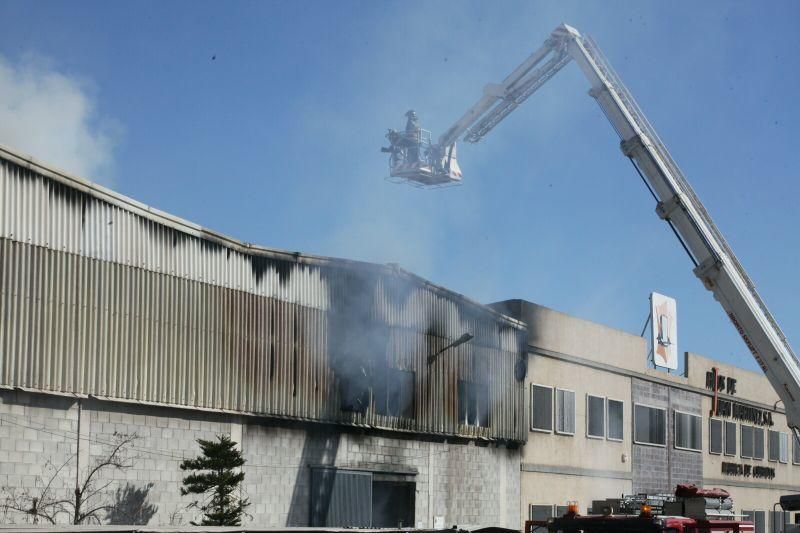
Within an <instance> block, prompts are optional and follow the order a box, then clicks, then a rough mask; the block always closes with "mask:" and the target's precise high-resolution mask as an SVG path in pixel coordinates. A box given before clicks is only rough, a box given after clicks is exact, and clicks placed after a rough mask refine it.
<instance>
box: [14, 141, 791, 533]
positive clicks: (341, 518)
mask: <svg viewBox="0 0 800 533" xmlns="http://www.w3.org/2000/svg"><path fill="white" fill-rule="evenodd" d="M0 317H2V321H1V322H0V488H2V491H3V493H2V494H0V498H3V497H4V495H7V494H9V493H12V492H14V491H29V492H30V493H31V494H35V493H36V491H37V490H40V489H41V487H42V485H43V483H44V482H45V481H47V480H48V479H49V478H50V477H51V475H52V472H53V470H54V468H55V467H57V466H58V465H65V466H64V468H63V469H62V470H61V471H60V473H59V475H58V476H57V478H56V482H55V483H54V487H55V489H56V490H57V491H61V493H63V494H69V493H70V491H72V488H73V487H74V485H75V483H76V481H79V480H80V479H81V478H82V476H84V475H85V472H86V470H87V468H89V467H91V465H93V464H94V463H95V462H96V461H97V460H98V458H101V457H103V456H104V454H107V450H108V446H109V445H110V443H112V442H113V439H114V437H115V435H136V436H137V440H136V444H135V448H134V449H135V453H134V456H135V459H134V460H133V461H132V466H131V467H130V468H128V469H125V470H121V471H111V472H109V473H108V474H107V478H106V480H107V481H110V482H112V484H111V485H110V486H109V487H110V490H116V489H120V491H121V492H120V491H117V492H115V493H114V494H115V497H116V498H117V499H119V498H120V494H122V495H123V496H124V495H125V494H130V493H134V494H138V495H139V496H140V497H142V498H144V501H146V503H147V505H148V506H149V507H148V509H149V514H147V516H145V517H142V516H139V517H138V519H142V520H143V521H144V520H145V519H146V521H147V523H149V524H151V525H156V524H164V525H166V524H186V523H188V521H189V520H191V519H193V518H195V517H196V512H195V511H192V510H190V509H187V504H189V503H190V501H189V500H188V499H187V498H185V497H182V496H181V495H180V492H179V488H180V485H181V479H182V477H183V472H182V471H181V470H180V468H179V464H180V462H181V461H182V460H183V459H184V458H189V457H194V456H195V455H197V453H198V446H197V444H196V442H195V441H196V439H198V438H204V439H209V438H213V437H214V436H215V435H218V434H228V435H230V436H231V437H232V439H233V440H234V441H236V442H237V443H239V446H240V448H241V450H242V452H243V455H244V457H245V459H246V460H247V463H246V465H245V466H244V467H243V470H244V472H245V486H244V494H245V495H246V496H247V497H249V498H250V501H251V502H252V505H251V507H250V508H249V509H248V512H249V514H250V515H251V517H252V522H251V523H252V525H255V526H277V527H283V526H308V525H320V526H321V525H326V526H345V525H357V526H376V527H377V526H396V525H398V524H402V525H404V526H417V527H428V528H442V527H449V526H450V525H452V524H455V523H459V524H465V523H473V524H486V525H497V526H504V527H510V528H519V527H521V525H522V523H523V522H524V521H525V520H527V519H540V518H545V517H549V516H554V515H556V514H561V513H562V512H563V510H564V508H565V507H566V505H567V502H568V501H578V502H579V504H580V506H581V509H582V511H585V512H587V511H589V510H590V509H591V507H592V505H593V502H594V501H596V500H602V499H605V498H610V497H615V496H619V495H621V494H625V493H628V494H629V493H639V492H647V493H651V494H652V493H658V492H670V491H672V490H674V487H675V485H676V484H677V483H696V484H698V485H704V486H716V487H721V488H725V489H727V490H729V491H730V492H731V494H732V495H733V499H734V502H735V506H736V510H737V511H738V512H741V513H744V514H746V515H747V516H750V517H751V518H752V519H753V520H754V521H755V523H756V531H757V533H766V532H768V531H776V532H777V531H780V530H781V529H782V524H783V522H784V521H785V520H788V517H786V516H784V515H772V514H771V511H772V508H773V504H774V503H775V502H776V501H777V500H778V497H779V496H780V495H781V494H784V493H787V492H794V491H796V487H798V484H800V447H798V446H797V443H796V442H795V441H794V439H793V438H792V437H791V436H790V435H791V433H790V431H789V429H788V427H787V425H786V419H785V416H784V413H783V410H782V408H781V406H780V404H779V402H778V398H777V395H776V394H775V393H774V392H773V389H772V388H771V387H770V386H769V383H768V382H767V380H766V378H764V377H763V376H762V375H761V374H756V373H753V372H749V371H745V370H742V369H738V368H735V367H732V366H730V365H727V364H724V363H720V362H718V361H714V360H712V359H707V358H705V357H702V356H700V355H696V354H693V353H687V354H686V355H685V362H684V369H685V372H684V375H677V374H668V373H666V372H664V371H661V370H656V369H653V368H651V365H649V363H648V346H647V342H646V341H645V339H644V338H642V337H639V336H636V335H631V334H629V333H626V332H622V331H619V330H615V329H612V328H609V327H606V326H602V325H599V324H595V323H592V322H588V321H586V320H582V319H579V318H575V317H571V316H568V315H565V314H563V313H560V312H557V311H553V310H551V309H547V308H544V307H541V306H539V305H536V304H533V303H530V302H526V301H522V300H509V301H505V302H499V303H496V304H492V305H489V306H486V305H482V304H479V303H477V302H474V301H471V300H469V299H468V298H466V297H464V296H461V295H459V294H456V293H454V292H452V291H449V290H447V289H445V288H443V287H440V286H437V285H435V284H432V283H430V282H428V281H426V280H424V279H421V278H419V277H418V276H415V275H414V274H412V273H409V272H407V271H405V270H403V269H401V268H399V267H397V266H395V265H376V264H369V263H363V262H357V261H349V260H343V259H333V258H326V257H318V256H312V255H307V254H301V253H292V252H284V251H278V250H272V249H267V248H263V247H259V246H254V245H252V244H248V243H244V242H241V241H237V240H235V239H231V238H229V237H226V236H223V235H220V234H218V233H215V232H213V231H210V230H207V229H204V228H201V227H199V226H197V225H194V224H192V223H189V222H187V221H185V220H181V219H179V218H177V217H174V216H172V215H169V214H167V213H162V212H159V211H157V210H155V209H153V208H150V207H147V206H145V205H142V204H140V203H138V202H136V201H134V200H131V199H129V198H126V197H124V196H122V195H119V194H117V193H115V192H113V191H110V190H108V189H106V188H104V187H101V186H98V185H95V184H93V183H90V182H88V181H85V180H83V179H80V178H77V177H73V176H70V175H67V174H65V173H63V172H60V171H58V170H55V169H53V168H50V167H47V166H45V165H43V164H40V163H38V162H36V161H34V160H32V159H31V158H29V157H27V156H25V155H22V154H19V153H16V152H14V151H13V150H10V149H7V148H0ZM126 489H127V492H126ZM1 503H2V501H0V504H1ZM123 503H124V502H123ZM27 519H28V517H26V516H25V515H24V514H19V513H16V514H15V513H13V512H7V513H5V514H3V513H0V521H2V522H15V521H25V520H27ZM120 520H125V518H124V517H123V518H121V519H120ZM773 528H774V529H773Z"/></svg>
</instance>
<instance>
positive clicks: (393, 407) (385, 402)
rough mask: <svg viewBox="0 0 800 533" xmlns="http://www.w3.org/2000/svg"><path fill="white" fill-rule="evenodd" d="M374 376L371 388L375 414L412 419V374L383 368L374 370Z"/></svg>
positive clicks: (406, 371) (413, 387)
mask: <svg viewBox="0 0 800 533" xmlns="http://www.w3.org/2000/svg"><path fill="white" fill-rule="evenodd" d="M376 374H377V375H376V380H375V381H374V382H373V387H372V393H373V397H374V398H375V412H376V413H378V414H379V415H385V416H401V417H405V418H414V390H415V385H414V372H409V371H408V370H400V369H398V368H391V367H383V368H379V369H376Z"/></svg>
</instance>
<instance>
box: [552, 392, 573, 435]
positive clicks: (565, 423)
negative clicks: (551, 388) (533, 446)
mask: <svg viewBox="0 0 800 533" xmlns="http://www.w3.org/2000/svg"><path fill="white" fill-rule="evenodd" d="M556 433H560V434H562V435H574V434H575V392H574V391H571V390H567V389H556Z"/></svg>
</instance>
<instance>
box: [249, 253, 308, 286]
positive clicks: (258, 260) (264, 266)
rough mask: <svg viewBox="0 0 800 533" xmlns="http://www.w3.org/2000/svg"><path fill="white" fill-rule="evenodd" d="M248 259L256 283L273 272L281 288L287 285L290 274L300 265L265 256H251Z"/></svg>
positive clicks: (295, 262) (287, 260)
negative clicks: (276, 275)
mask: <svg viewBox="0 0 800 533" xmlns="http://www.w3.org/2000/svg"><path fill="white" fill-rule="evenodd" d="M249 258H250V259H249V260H250V270H251V271H252V273H253V277H254V278H255V280H256V283H260V282H261V280H262V279H264V276H265V275H267V273H268V272H270V271H275V272H276V273H277V274H278V282H279V283H280V285H281V287H283V286H284V285H286V284H287V283H289V279H290V278H291V276H292V272H293V271H294V270H295V269H297V268H300V264H299V263H298V262H297V261H292V260H289V259H277V258H274V257H267V256H265V255H251V256H249Z"/></svg>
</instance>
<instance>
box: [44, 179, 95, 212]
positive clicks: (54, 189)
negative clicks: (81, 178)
mask: <svg viewBox="0 0 800 533" xmlns="http://www.w3.org/2000/svg"><path fill="white" fill-rule="evenodd" d="M43 179H44V178H43ZM48 193H49V196H50V200H51V202H52V200H53V199H58V200H61V201H62V202H64V203H66V204H68V205H69V206H70V207H74V208H77V207H78V204H79V203H80V202H81V200H82V197H84V196H86V193H83V192H80V191H77V190H75V189H73V188H72V187H67V186H66V185H64V184H63V183H59V182H57V181H50V182H49V187H48Z"/></svg>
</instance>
